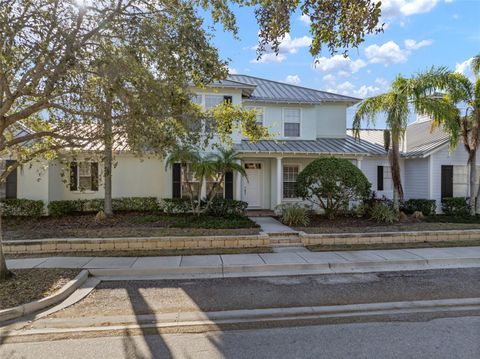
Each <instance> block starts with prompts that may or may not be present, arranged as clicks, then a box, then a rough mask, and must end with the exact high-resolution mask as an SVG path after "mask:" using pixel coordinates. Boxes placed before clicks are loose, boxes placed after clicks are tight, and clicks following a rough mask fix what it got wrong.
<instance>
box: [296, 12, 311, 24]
mask: <svg viewBox="0 0 480 359" xmlns="http://www.w3.org/2000/svg"><path fill="white" fill-rule="evenodd" d="M298 19H299V20H300V21H301V22H303V23H304V24H305V25H310V24H311V23H312V21H311V20H310V16H308V15H305V14H302V15H301V16H300V17H299V18H298Z"/></svg>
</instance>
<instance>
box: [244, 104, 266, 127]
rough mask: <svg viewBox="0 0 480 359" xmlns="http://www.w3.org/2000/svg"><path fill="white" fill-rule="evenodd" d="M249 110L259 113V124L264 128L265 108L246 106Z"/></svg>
mask: <svg viewBox="0 0 480 359" xmlns="http://www.w3.org/2000/svg"><path fill="white" fill-rule="evenodd" d="M245 108H246V109H247V110H255V111H256V112H257V124H258V125H260V126H263V107H255V106H246V107H245Z"/></svg>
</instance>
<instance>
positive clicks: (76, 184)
mask: <svg viewBox="0 0 480 359" xmlns="http://www.w3.org/2000/svg"><path fill="white" fill-rule="evenodd" d="M70 171H71V172H70V190H71V191H98V163H97V162H89V161H84V162H72V163H71V164H70Z"/></svg>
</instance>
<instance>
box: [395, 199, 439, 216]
mask: <svg viewBox="0 0 480 359" xmlns="http://www.w3.org/2000/svg"><path fill="white" fill-rule="evenodd" d="M436 208H437V205H436V201H435V200H434V199H409V200H407V201H405V202H403V210H404V211H405V213H409V214H410V213H413V212H416V211H420V212H422V213H423V214H424V215H425V216H430V215H432V214H435V210H436Z"/></svg>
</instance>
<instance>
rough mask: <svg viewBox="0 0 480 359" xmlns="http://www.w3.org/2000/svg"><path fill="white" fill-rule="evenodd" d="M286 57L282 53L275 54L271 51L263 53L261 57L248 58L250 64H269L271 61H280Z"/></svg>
mask: <svg viewBox="0 0 480 359" xmlns="http://www.w3.org/2000/svg"><path fill="white" fill-rule="evenodd" d="M286 59H287V56H285V55H284V54H278V55H277V54H275V53H273V52H269V53H266V54H263V55H262V57H260V58H259V59H253V60H250V63H252V64H271V63H274V62H276V63H281V62H283V61H285V60H286Z"/></svg>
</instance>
